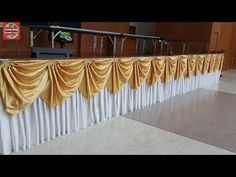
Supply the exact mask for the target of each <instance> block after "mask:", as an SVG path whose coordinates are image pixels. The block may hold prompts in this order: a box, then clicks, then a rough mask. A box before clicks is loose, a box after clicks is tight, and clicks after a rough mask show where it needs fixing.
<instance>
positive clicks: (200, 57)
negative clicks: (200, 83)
mask: <svg viewBox="0 0 236 177" xmlns="http://www.w3.org/2000/svg"><path fill="white" fill-rule="evenodd" d="M194 58H196V66H195V76H197V75H200V74H202V70H203V64H204V59H205V56H204V55H194Z"/></svg>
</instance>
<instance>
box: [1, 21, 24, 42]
mask: <svg viewBox="0 0 236 177" xmlns="http://www.w3.org/2000/svg"><path fill="white" fill-rule="evenodd" d="M3 33H4V36H5V37H6V38H7V39H16V38H17V37H18V36H19V33H20V28H19V26H17V25H16V24H15V23H8V24H7V25H6V26H4V28H3Z"/></svg>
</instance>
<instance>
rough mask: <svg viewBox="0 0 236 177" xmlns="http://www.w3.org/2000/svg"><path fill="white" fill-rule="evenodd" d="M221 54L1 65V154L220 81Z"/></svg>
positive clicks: (24, 61)
mask: <svg viewBox="0 0 236 177" xmlns="http://www.w3.org/2000/svg"><path fill="white" fill-rule="evenodd" d="M223 59H224V55H223V54H206V55H178V56H153V57H123V58H103V59H73V60H43V61H42V60H16V61H13V60H8V61H5V62H4V63H3V64H1V65H0V99H1V100H0V153H1V154H9V153H10V152H17V151H19V150H20V149H22V150H25V149H27V148H30V147H31V146H32V145H38V144H40V143H43V142H45V141H49V140H51V139H54V138H56V137H58V136H61V135H65V134H70V133H71V132H77V131H79V129H82V128H86V127H87V126H91V125H93V124H96V123H99V122H101V121H105V120H107V119H110V118H111V117H117V116H119V115H123V114H125V113H127V112H130V111H133V110H137V109H142V108H144V107H146V106H149V105H152V104H155V103H157V102H162V101H164V100H166V99H168V98H170V97H173V96H176V95H182V94H184V93H186V92H189V91H193V90H195V89H197V88H201V87H205V86H206V85H208V84H211V83H214V82H217V81H218V80H219V77H220V74H221V70H222V66H223Z"/></svg>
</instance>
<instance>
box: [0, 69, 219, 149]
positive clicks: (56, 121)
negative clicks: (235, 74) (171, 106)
mask: <svg viewBox="0 0 236 177" xmlns="http://www.w3.org/2000/svg"><path fill="white" fill-rule="evenodd" d="M220 74H221V72H220V71H216V72H213V73H209V74H205V75H199V76H192V77H190V78H180V79H179V80H177V81H176V80H174V79H173V80H170V81H169V82H168V83H167V84H163V83H161V82H157V83H156V84H155V85H154V86H152V87H150V86H148V85H147V84H146V83H144V84H143V85H142V86H141V87H139V89H138V90H136V91H135V90H133V89H132V88H131V87H130V85H129V84H125V85H124V87H123V89H122V90H121V91H120V92H119V93H117V94H115V95H113V94H111V93H110V92H109V91H108V90H107V88H104V89H103V90H102V91H101V92H99V93H98V94H97V95H95V96H94V97H93V98H91V99H90V100H87V99H86V98H85V97H84V96H83V95H82V94H81V93H80V92H79V91H76V92H75V93H74V94H73V95H72V96H71V97H70V98H68V99H67V100H66V101H65V102H63V103H62V104H61V105H59V106H57V107H56V108H54V109H50V108H49V107H48V105H47V104H46V103H45V102H44V101H43V100H42V99H41V98H37V100H36V101H35V102H34V103H33V104H32V105H31V106H30V107H28V108H27V109H26V110H25V111H23V112H21V113H19V114H17V115H15V116H13V117H10V116H9V115H8V114H7V113H6V112H5V110H4V108H3V105H2V102H1V100H0V154H9V153H11V152H18V151H19V150H25V149H27V148H30V147H31V146H32V145H39V144H40V143H43V142H45V141H49V140H51V139H54V138H56V137H58V136H61V135H65V134H70V133H71V132H77V131H79V129H82V128H86V127H88V126H91V125H93V124H95V123H99V122H101V121H105V120H107V119H110V118H111V117H117V116H119V115H123V114H126V113H127V112H130V111H134V110H137V109H142V108H145V107H146V106H149V105H152V104H155V103H156V102H162V101H164V100H166V99H168V98H170V97H173V96H176V95H182V94H184V93H186V92H189V91H193V90H195V89H197V88H202V87H205V86H207V85H209V84H212V83H215V82H217V81H218V80H219V77H220Z"/></svg>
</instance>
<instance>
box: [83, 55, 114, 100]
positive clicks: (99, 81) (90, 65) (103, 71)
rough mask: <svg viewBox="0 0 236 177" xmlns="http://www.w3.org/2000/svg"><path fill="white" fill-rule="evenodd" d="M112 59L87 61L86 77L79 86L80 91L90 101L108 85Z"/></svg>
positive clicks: (85, 67)
mask: <svg viewBox="0 0 236 177" xmlns="http://www.w3.org/2000/svg"><path fill="white" fill-rule="evenodd" d="M112 62H113V60H112V59H103V60H95V59H94V60H92V59H90V60H89V59H88V60H85V66H84V76H83V78H82V81H81V84H80V86H79V91H80V92H81V93H82V94H83V95H84V97H86V98H87V99H90V98H91V97H92V96H94V95H95V94H96V93H98V92H99V91H100V90H101V89H102V88H103V87H104V86H105V84H106V82H107V80H108V78H109V75H110V72H111V68H112Z"/></svg>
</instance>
